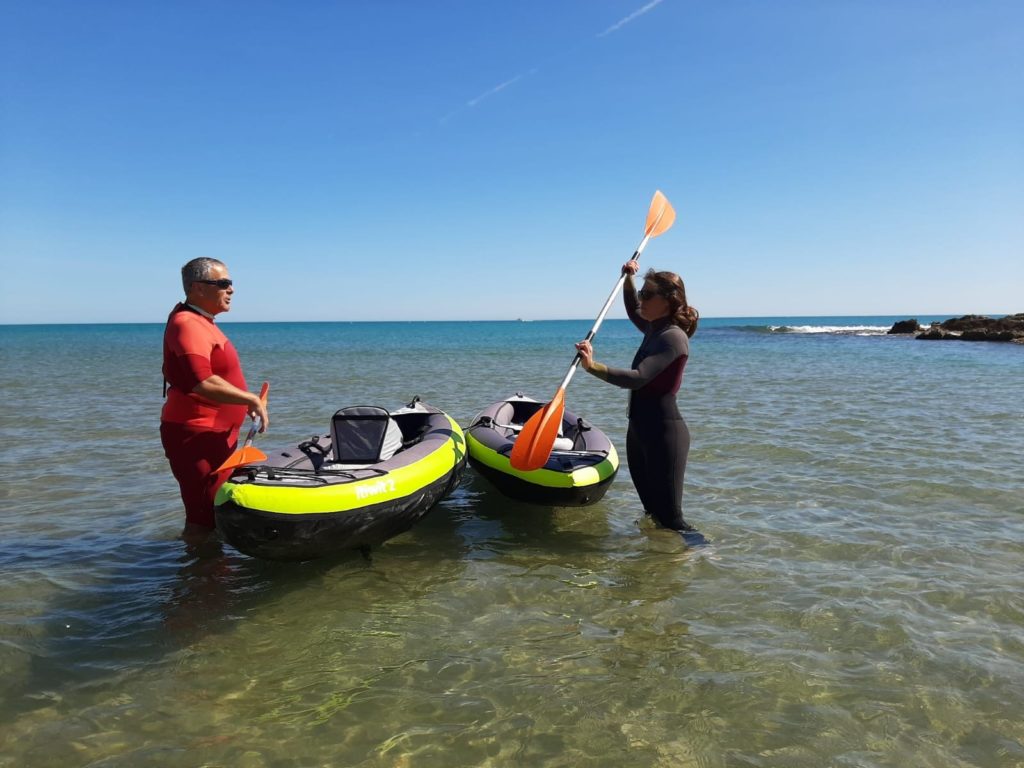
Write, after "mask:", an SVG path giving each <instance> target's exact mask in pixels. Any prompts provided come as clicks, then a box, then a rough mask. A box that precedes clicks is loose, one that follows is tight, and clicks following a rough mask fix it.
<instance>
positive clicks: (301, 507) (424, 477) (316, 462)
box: [215, 398, 466, 560]
mask: <svg viewBox="0 0 1024 768" xmlns="http://www.w3.org/2000/svg"><path fill="white" fill-rule="evenodd" d="M465 465H466V445H465V437H464V435H463V432H462V429H461V428H460V427H459V425H458V424H457V423H456V422H455V421H454V420H453V419H452V418H451V417H449V416H448V415H447V414H446V413H444V412H443V411H440V410H438V409H437V408H434V407H432V406H429V405H426V404H425V403H421V402H419V398H416V399H414V400H413V401H412V402H411V403H410V404H409V405H407V406H405V407H403V408H400V409H398V410H396V411H392V412H390V413H389V412H388V411H386V410H385V409H383V408H379V407H376V406H355V407H352V408H343V409H341V410H340V411H338V412H337V413H335V414H334V416H333V418H332V419H331V431H330V434H327V435H317V436H314V437H312V438H310V439H309V440H304V441H303V442H301V443H299V444H298V445H296V446H294V447H292V448H288V449H286V450H283V451H278V452H277V453H273V454H270V455H268V456H267V460H266V461H265V462H261V463H259V464H250V465H247V466H245V467H241V468H239V469H236V470H235V471H234V472H233V473H232V475H231V477H230V478H229V479H228V481H227V482H225V483H224V485H223V486H221V488H220V491H219V492H218V493H217V499H216V505H215V514H216V520H217V529H218V530H219V531H220V532H221V535H222V536H223V537H224V539H225V540H226V541H227V542H228V543H229V544H231V545H232V546H233V547H235V548H236V549H238V550H239V551H240V552H244V553H245V554H247V555H252V556H254V557H262V558H267V559H271V560H309V559H312V558H316V557H323V556H325V555H329V554H332V553H335V552H338V551H341V550H346V549H363V548H367V547H371V546H374V545H377V544H380V543H381V542H383V541H385V540H387V539H389V538H391V537H392V536H396V535H398V534H399V533H402V532H403V531H406V530H408V529H409V528H410V527H411V526H412V525H413V524H414V523H415V522H416V521H417V520H419V519H420V518H421V517H423V516H424V515H425V514H427V512H428V511H429V510H430V509H431V508H432V507H433V506H434V505H435V504H436V503H437V502H438V501H440V500H441V499H443V498H444V497H445V496H447V495H448V494H449V493H451V491H452V490H453V489H454V488H455V487H456V486H457V485H458V483H459V479H460V478H461V476H462V472H463V470H464V468H465Z"/></svg>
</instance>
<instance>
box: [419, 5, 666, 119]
mask: <svg viewBox="0 0 1024 768" xmlns="http://www.w3.org/2000/svg"><path fill="white" fill-rule="evenodd" d="M663 2H665V0H651V2H649V3H647V5H645V6H643V7H641V8H637V9H636V10H635V11H633V12H632V13H631V14H629V15H628V16H626V17H625V18H622V19H619V20H618V21H617V22H615V23H614V24H612V25H611V26H610V27H608V29H606V30H605V31H604V32H599V33H598V34H597V35H595V37H606V36H608V35H610V34H612V33H613V32H617V31H618V30H620V29H622V28H623V27H624V26H626V25H627V24H629V23H630V22H631V21H633V20H634V19H638V18H640V17H641V16H643V15H644V14H645V13H648V12H649V11H651V10H653V9H654V8H656V7H657V6H659V5H661V4H662V3H663ZM576 47H577V48H578V47H579V46H578V45H577V46H576ZM572 50H575V49H572ZM563 54H564V52H563ZM539 69H540V67H539V66H538V67H534V68H533V69H531V70H529V71H527V72H522V73H520V74H518V75H516V76H515V77H511V78H509V79H508V80H506V81H505V82H503V83H499V84H498V85H496V86H494V87H493V88H488V89H487V90H486V91H484V92H483V93H481V94H480V95H479V96H476V97H475V98H472V99H470V100H469V101H467V102H466V103H465V104H463V105H462V106H461V107H458V108H456V109H454V110H452V111H451V112H449V113H448V114H447V115H445V116H444V117H442V118H441V119H440V120H438V122H439V123H442V124H443V123H447V122H448V121H449V120H450V119H451V118H453V117H455V115H457V114H459V113H460V112H463V111H464V110H467V109H472V108H473V107H475V106H476V105H477V104H479V103H480V102H481V101H483V100H484V99H488V98H490V97H491V96H494V95H495V94H498V93H501V92H502V91H504V90H505V89H506V88H508V87H509V86H512V85H515V84H516V83H518V82H519V81H520V80H522V79H524V78H526V77H529V76H530V75H535V74H537V72H538V71H539Z"/></svg>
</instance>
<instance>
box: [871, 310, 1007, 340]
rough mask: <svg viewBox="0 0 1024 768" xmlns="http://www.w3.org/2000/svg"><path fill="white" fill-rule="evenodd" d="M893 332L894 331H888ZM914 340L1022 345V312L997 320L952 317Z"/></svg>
mask: <svg viewBox="0 0 1024 768" xmlns="http://www.w3.org/2000/svg"><path fill="white" fill-rule="evenodd" d="M902 322H911V321H910V320H906V321H902ZM913 322H916V321H913ZM897 325H900V323H896V324H895V325H894V326H893V328H894V329H895V328H896V326H897ZM894 332H896V331H889V333H894ZM915 338H918V339H925V340H927V341H933V340H940V341H945V340H955V341H1012V342H1016V343H1018V344H1024V312H1022V313H1019V314H1016V315H1007V316H1006V317H999V318H992V317H986V316H984V315H964V316H963V317H954V318H952V319H950V320H944V321H943V322H941V323H932V324H931V326H930V327H929V328H927V329H925V330H924V332H922V333H919V334H918V335H917V336H916V337H915Z"/></svg>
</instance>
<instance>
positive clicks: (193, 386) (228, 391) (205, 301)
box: [160, 258, 270, 536]
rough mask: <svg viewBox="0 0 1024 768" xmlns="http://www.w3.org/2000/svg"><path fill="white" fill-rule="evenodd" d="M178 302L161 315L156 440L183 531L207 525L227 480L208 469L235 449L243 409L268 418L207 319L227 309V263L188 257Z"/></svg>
mask: <svg viewBox="0 0 1024 768" xmlns="http://www.w3.org/2000/svg"><path fill="white" fill-rule="evenodd" d="M181 282H182V285H183V287H184V289H185V301H184V302H182V303H180V304H178V305H177V306H176V307H175V308H174V309H173V310H172V311H171V314H170V316H169V317H168V318H167V327H166V328H165V330H164V381H165V382H166V387H167V401H166V402H165V403H164V407H163V412H162V413H161V414H160V440H161V442H162V443H163V446H164V453H165V454H166V455H167V460H168V461H169V462H170V464H171V471H172V472H173V473H174V477H175V479H177V481H178V485H180V486H181V500H182V501H183V502H184V503H185V531H184V533H185V535H186V536H187V535H189V534H200V533H202V532H204V531H208V530H209V529H211V528H213V499H214V497H215V496H216V495H217V489H218V488H219V487H220V486H221V484H222V483H223V482H224V480H225V479H226V478H225V476H224V473H221V475H220V476H218V475H217V474H214V473H213V470H215V469H216V468H217V467H219V466H220V465H221V464H223V463H224V460H225V459H227V458H228V456H230V455H231V453H232V452H233V451H234V450H235V446H236V444H237V442H238V430H239V428H240V427H241V426H242V422H244V421H245V417H246V415H247V414H248V415H249V416H251V417H252V418H259V419H260V420H261V422H262V423H261V427H260V432H263V431H264V430H265V429H266V428H267V425H268V424H269V423H270V422H269V419H268V418H267V407H266V404H265V403H264V402H263V401H262V400H261V399H260V398H259V396H258V395H256V394H253V393H252V392H249V391H248V390H247V389H246V386H245V376H244V375H243V374H242V365H241V363H240V362H239V360H238V353H237V352H236V351H235V347H234V346H233V345H232V344H231V342H230V341H228V338H227V336H225V335H224V334H223V333H222V332H221V330H220V328H218V327H217V326H216V325H215V324H214V322H213V319H214V316H216V315H219V314H220V313H221V312H227V311H228V310H229V309H231V297H232V295H233V294H234V292H235V289H234V287H233V285H232V282H231V278H230V276H229V275H228V268H227V267H226V266H225V265H224V264H223V263H222V262H220V261H217V260H216V259H207V258H200V259H193V260H192V261H190V262H189V263H188V264H186V265H185V266H184V267H182V268H181Z"/></svg>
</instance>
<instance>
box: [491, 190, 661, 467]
mask: <svg viewBox="0 0 1024 768" xmlns="http://www.w3.org/2000/svg"><path fill="white" fill-rule="evenodd" d="M675 220H676V212H675V210H674V209H673V208H672V205H671V203H669V201H668V199H667V198H666V197H665V196H664V195H663V194H662V193H661V191H657V192H655V193H654V198H653V199H652V200H651V207H650V208H649V209H648V211H647V223H646V226H645V227H644V238H643V240H641V241H640V245H638V246H637V248H636V251H635V252H634V253H633V256H632V257H631V260H633V261H636V260H638V259H639V258H640V254H641V252H642V251H643V250H644V248H646V247H647V242H648V241H649V240H650V239H651V238H652V237H657V236H658V235H660V234H662V233H663V232H666V231H668V229H669V227H671V226H672V224H673V223H674V222H675ZM625 280H626V274H625V273H623V274H622V275H621V276H620V277H619V281H618V282H617V283H616V284H615V287H614V288H613V289H612V292H611V293H610V294H609V296H608V300H607V301H606V302H605V303H604V307H602V308H601V314H599V315H598V316H597V320H596V321H595V322H594V327H593V328H591V329H590V333H588V334H587V337H586V341H590V340H591V339H593V338H594V336H595V335H596V334H597V329H598V328H600V327H601V323H602V322H603V321H604V316H605V315H606V314H608V310H609V308H611V305H612V302H614V301H615V297H616V296H617V295H618V293H619V291H620V290H621V289H622V284H623V283H624V282H625ZM579 364H580V355H579V353H578V352H577V353H576V357H574V358H573V360H572V365H570V366H569V372H568V373H566V374H565V378H564V379H562V383H561V384H559V385H558V391H556V392H555V396H554V398H553V399H552V400H551V402H550V403H548V404H547V405H545V406H544V407H543V408H541V409H540V410H539V411H537V412H536V413H535V414H533V416H531V417H530V418H529V419H528V420H527V421H526V423H525V424H524V425H523V429H522V431H521V432H520V433H519V437H517V438H516V441H515V442H514V443H513V444H512V453H511V454H510V455H509V463H510V464H511V465H512V467H513V468H514V469H518V470H521V471H523V472H529V471H531V470H534V469H540V468H541V467H543V466H544V465H545V464H546V463H547V461H548V457H549V456H551V448H552V447H553V446H554V444H555V438H556V437H558V428H559V427H560V426H561V425H562V413H563V412H564V411H565V388H566V387H567V386H569V382H570V381H571V380H572V375H573V374H574V373H576V366H578V365H579Z"/></svg>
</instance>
